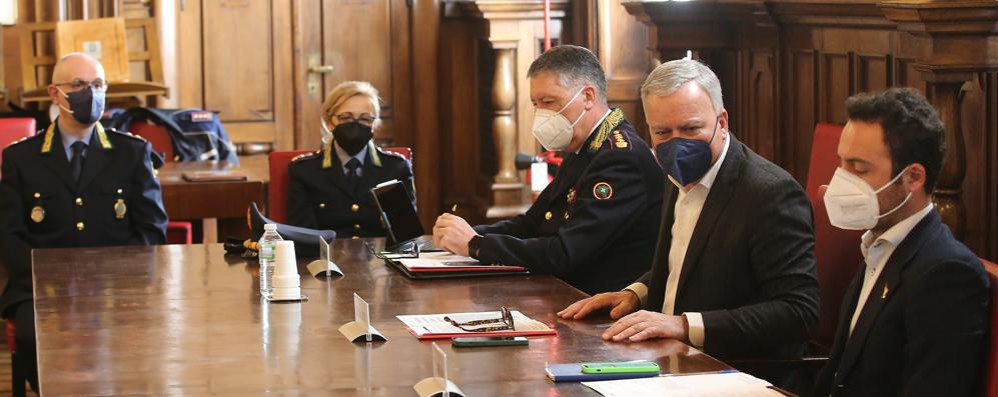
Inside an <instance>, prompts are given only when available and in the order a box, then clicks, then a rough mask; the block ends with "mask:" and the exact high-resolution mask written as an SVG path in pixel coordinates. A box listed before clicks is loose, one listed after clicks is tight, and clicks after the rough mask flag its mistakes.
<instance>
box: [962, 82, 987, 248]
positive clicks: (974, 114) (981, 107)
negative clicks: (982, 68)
mask: <svg viewBox="0 0 998 397" xmlns="http://www.w3.org/2000/svg"><path fill="white" fill-rule="evenodd" d="M982 83H983V84H987V74H986V73H978V74H976V75H975V76H974V78H973V80H971V81H968V82H966V83H964V85H963V87H962V89H961V90H962V94H961V99H960V118H961V119H962V120H963V122H962V125H963V132H964V133H963V135H964V137H965V138H966V147H967V156H966V157H967V167H966V169H967V176H966V180H968V181H986V180H988V176H989V175H988V171H989V170H988V150H989V147H988V141H989V140H990V139H991V138H990V137H989V136H988V135H987V127H988V126H987V117H986V115H985V113H986V111H985V104H986V103H985V101H986V100H987V97H986V96H987V93H986V92H985V91H984V87H983V86H982ZM988 190H989V187H988V186H987V185H986V184H981V183H968V184H965V185H964V189H963V202H964V205H965V206H966V208H967V212H968V213H980V214H985V213H987V211H988V208H987V204H986V203H987V199H988V194H989V192H988ZM988 229H989V225H987V224H985V223H984V222H967V223H966V236H967V238H965V239H964V243H966V244H967V246H968V247H970V249H971V250H973V251H974V252H979V253H981V255H982V256H984V255H987V253H988V251H989V250H990V247H988V244H987V240H986V238H987V236H988V234H989V233H988V232H989V230H988Z"/></svg>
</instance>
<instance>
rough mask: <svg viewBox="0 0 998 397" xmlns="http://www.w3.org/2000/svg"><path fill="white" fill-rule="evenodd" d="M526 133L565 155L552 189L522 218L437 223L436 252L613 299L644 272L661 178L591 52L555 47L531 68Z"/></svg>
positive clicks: (652, 238) (659, 201)
mask: <svg viewBox="0 0 998 397" xmlns="http://www.w3.org/2000/svg"><path fill="white" fill-rule="evenodd" d="M527 77H529V78H530V99H531V101H532V102H533V104H534V108H535V109H536V113H535V116H534V124H533V133H534V136H535V137H536V138H537V140H538V141H539V142H540V143H541V145H543V146H544V147H545V148H547V149H549V150H560V151H564V152H565V156H566V158H565V162H564V163H563V164H562V166H561V169H560V170H559V171H558V175H557V176H556V177H555V179H554V181H552V182H551V184H550V185H548V187H547V188H546V189H544V191H543V192H542V193H541V195H540V196H539V197H538V198H537V201H536V202H534V204H533V205H532V206H531V207H530V209H529V210H528V211H527V213H526V214H524V215H520V216H517V217H515V218H513V219H510V220H507V221H502V222H498V223H495V224H492V225H480V226H476V227H474V228H472V227H471V226H469V225H468V223H467V222H465V220H464V219H461V218H460V217H457V216H454V215H451V214H444V215H441V216H440V217H439V218H437V222H436V225H434V227H433V239H434V243H435V244H436V245H437V246H438V247H441V248H443V249H446V250H448V251H451V252H454V253H457V254H460V255H469V256H471V257H474V258H477V259H478V260H480V261H482V262H486V263H504V264H510V265H521V266H526V267H528V268H529V269H530V271H531V272H533V273H548V274H554V275H555V276H557V277H559V278H561V279H562V280H565V281H566V282H568V283H569V284H571V285H572V286H574V287H576V288H578V289H580V290H582V291H585V292H587V293H590V294H594V293H598V292H604V291H616V290H619V289H620V288H623V287H625V286H627V285H628V284H629V283H630V282H631V281H633V279H634V278H636V277H639V276H640V275H641V274H643V273H644V272H645V271H647V270H648V268H649V266H650V264H651V259H652V255H653V254H654V251H655V241H656V238H657V236H658V220H659V219H660V217H661V205H662V192H663V190H664V181H665V177H664V175H663V174H662V171H661V168H660V167H659V166H658V163H656V161H655V158H654V156H653V155H652V152H651V149H650V148H649V147H648V145H647V144H646V143H645V142H644V141H643V140H642V139H641V138H640V137H639V136H638V135H637V134H636V133H635V131H634V128H633V127H631V125H630V123H628V122H627V120H625V119H624V115H623V113H622V112H621V111H620V110H619V109H613V110H611V109H610V108H609V107H608V105H607V103H606V78H605V76H604V74H603V70H602V68H601V66H600V64H599V60H598V59H597V58H596V56H595V55H593V53H592V52H590V51H589V50H587V49H585V48H582V47H576V46H558V47H554V48H552V49H551V50H549V51H547V52H545V53H544V54H542V55H541V56H540V57H539V58H537V60H535V61H534V62H533V64H531V65H530V70H529V72H528V75H527Z"/></svg>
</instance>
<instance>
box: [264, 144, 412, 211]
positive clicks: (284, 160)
mask: <svg viewBox="0 0 998 397" xmlns="http://www.w3.org/2000/svg"><path fill="white" fill-rule="evenodd" d="M381 150H384V151H386V152H392V153H396V154H399V155H401V156H402V157H405V159H406V160H409V162H410V163H411V162H412V149H410V148H407V147H402V146H396V147H385V148H381ZM311 152H312V151H311V150H291V151H286V152H271V153H270V158H269V159H268V161H269V162H270V187H269V189H270V190H269V191H268V193H267V195H268V200H269V201H270V208H268V209H267V217H268V218H270V219H271V220H273V221H274V222H280V223H284V222H287V221H288V219H287V213H288V199H287V194H288V182H289V181H290V179H289V176H288V164H291V159H293V158H295V157H298V156H299V155H301V154H306V153H311Z"/></svg>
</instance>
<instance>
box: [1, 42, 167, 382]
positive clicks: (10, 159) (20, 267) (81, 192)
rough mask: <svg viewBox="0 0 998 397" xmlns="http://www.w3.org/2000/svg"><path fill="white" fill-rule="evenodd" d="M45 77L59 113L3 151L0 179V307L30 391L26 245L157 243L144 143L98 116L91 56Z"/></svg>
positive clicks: (97, 68)
mask: <svg viewBox="0 0 998 397" xmlns="http://www.w3.org/2000/svg"><path fill="white" fill-rule="evenodd" d="M52 82H53V83H52V84H50V85H49V86H48V93H49V98H50V100H51V101H52V102H53V103H55V104H56V105H57V106H58V107H59V117H58V118H57V119H56V120H55V122H54V123H52V125H51V126H49V128H48V129H46V130H45V131H43V132H41V133H39V134H38V135H35V136H33V137H31V138H28V139H25V140H23V141H21V142H19V143H16V144H13V145H11V146H10V147H8V148H7V149H5V150H4V153H3V177H2V179H0V262H2V263H3V265H4V267H5V268H6V269H7V274H8V275H10V279H9V280H8V282H7V286H6V288H5V289H4V291H3V296H2V297H0V314H2V315H3V317H4V318H7V319H13V320H14V323H15V325H16V328H17V334H16V342H17V354H16V355H15V362H14V371H15V372H19V373H21V374H23V376H24V377H26V378H27V379H28V381H29V383H31V385H32V388H34V389H35V390H37V372H36V371H37V370H36V368H35V364H36V363H35V321H34V318H35V313H34V308H33V302H32V288H33V287H32V281H31V280H32V274H31V250H32V249H34V248H71V247H95V246H112V245H151V244H163V243H165V241H166V223H167V217H166V212H165V211H164V210H163V202H162V198H161V195H160V185H159V181H157V180H156V179H155V177H154V176H153V166H152V145H150V144H149V142H147V141H145V140H144V139H142V138H138V137H135V136H132V135H129V134H125V133H120V132H116V131H114V130H111V129H108V130H105V129H104V128H103V127H102V126H101V125H100V123H98V120H99V119H100V116H101V113H102V112H103V111H104V94H105V92H106V90H107V82H106V81H105V80H104V68H103V67H102V66H101V64H100V62H98V61H97V60H96V59H94V58H92V57H90V56H88V55H85V54H82V53H73V54H69V55H66V56H64V57H63V58H61V59H60V60H59V61H58V62H57V63H56V65H55V68H54V70H53V72H52ZM21 386H22V387H21V388H22V389H23V385H21ZM16 388H17V385H15V394H19V393H20V392H22V391H23V390H17V389H16Z"/></svg>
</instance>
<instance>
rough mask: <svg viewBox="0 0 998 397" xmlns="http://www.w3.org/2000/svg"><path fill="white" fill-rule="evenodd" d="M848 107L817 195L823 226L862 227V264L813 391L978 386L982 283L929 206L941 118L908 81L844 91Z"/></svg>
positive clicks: (918, 391) (885, 392)
mask: <svg viewBox="0 0 998 397" xmlns="http://www.w3.org/2000/svg"><path fill="white" fill-rule="evenodd" d="M846 111H847V112H848V114H849V122H848V123H847V124H846V126H845V129H843V131H842V138H841V140H840V141H839V147H838V154H839V157H840V158H841V161H842V163H841V166H840V168H839V169H837V170H836V171H835V176H834V177H833V178H832V181H831V183H830V184H829V186H828V191H827V192H826V193H825V197H824V200H825V207H826V208H827V209H828V218H829V221H831V224H832V225H833V226H836V227H839V228H842V229H848V230H866V233H865V234H863V238H862V242H859V241H857V243H860V244H861V245H860V249H861V250H862V252H863V257H864V259H865V261H864V262H865V263H864V265H865V266H861V267H860V269H861V270H860V271H859V272H858V274H857V275H856V277H855V278H854V279H853V282H852V284H851V285H850V286H849V289H848V290H847V291H846V294H845V297H844V298H843V302H842V306H841V307H842V311H841V313H840V316H839V322H838V327H839V328H838V331H837V332H836V335H835V342H834V343H833V345H832V351H831V354H830V357H829V361H828V363H827V364H825V368H824V370H823V371H822V372H821V375H820V376H819V377H818V380H817V381H816V388H815V390H814V391H813V395H815V396H829V395H832V396H892V395H893V396H914V395H918V396H972V395H979V392H978V391H977V390H976V389H977V386H978V385H980V384H983V383H982V382H981V379H980V376H979V375H980V374H982V373H983V371H980V364H981V363H982V362H983V358H984V357H985V354H986V352H987V350H986V347H987V340H986V339H985V336H986V335H987V334H988V322H989V316H988V313H989V311H988V303H989V300H990V299H989V296H990V294H989V291H988V284H989V282H988V278H987V276H986V275H985V273H984V268H983V266H981V262H980V260H978V259H977V256H976V255H974V254H973V253H972V252H970V250H969V249H967V247H966V246H964V245H963V244H962V243H960V242H959V241H957V240H956V239H955V238H954V237H953V235H952V234H951V233H950V231H949V229H948V228H947V227H946V225H944V224H943V223H942V220H941V218H940V217H939V213H938V212H937V211H936V208H935V206H934V205H933V204H932V191H933V189H934V187H935V184H936V181H937V180H938V179H939V174H940V171H941V170H942V164H943V158H944V157H945V153H946V136H945V129H944V128H943V124H942V121H940V120H939V116H938V115H937V114H936V111H935V109H933V108H932V105H930V104H929V103H928V101H926V100H925V98H923V97H922V96H921V95H920V94H919V93H918V92H917V91H915V90H913V89H910V88H902V89H897V88H892V89H890V90H887V91H886V92H884V93H883V94H880V95H859V96H856V97H853V98H850V99H849V101H848V102H847V103H846ZM991 332H994V330H992V331H991Z"/></svg>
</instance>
